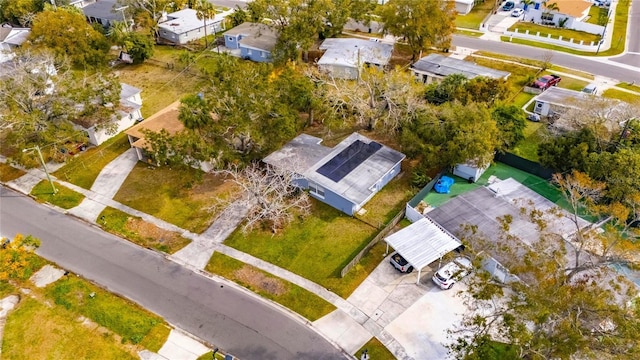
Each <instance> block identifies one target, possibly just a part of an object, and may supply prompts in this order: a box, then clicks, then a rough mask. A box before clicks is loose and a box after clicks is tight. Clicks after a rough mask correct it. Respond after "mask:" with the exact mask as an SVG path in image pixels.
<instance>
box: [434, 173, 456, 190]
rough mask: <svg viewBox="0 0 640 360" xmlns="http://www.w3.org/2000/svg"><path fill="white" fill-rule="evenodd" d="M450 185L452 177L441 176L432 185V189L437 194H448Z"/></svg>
mask: <svg viewBox="0 0 640 360" xmlns="http://www.w3.org/2000/svg"><path fill="white" fill-rule="evenodd" d="M451 185H453V178H450V177H448V176H443V177H441V178H440V180H438V182H437V183H436V184H435V185H434V186H433V189H434V190H435V191H436V192H437V193H438V194H448V193H449V188H451Z"/></svg>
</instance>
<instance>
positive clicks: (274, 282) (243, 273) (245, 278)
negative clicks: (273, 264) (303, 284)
mask: <svg viewBox="0 0 640 360" xmlns="http://www.w3.org/2000/svg"><path fill="white" fill-rule="evenodd" d="M234 274H235V276H236V277H237V279H238V280H239V281H240V282H242V283H245V284H247V285H249V287H251V288H254V289H257V290H259V291H264V292H267V293H269V294H273V295H282V294H284V293H286V292H287V288H286V284H284V283H283V282H282V281H280V280H279V279H276V278H273V277H268V276H266V275H265V274H264V273H262V272H260V271H257V270H255V269H253V268H250V267H248V266H243V267H242V268H241V269H239V270H236V271H235V272H234Z"/></svg>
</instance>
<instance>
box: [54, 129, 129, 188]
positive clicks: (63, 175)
mask: <svg viewBox="0 0 640 360" xmlns="http://www.w3.org/2000/svg"><path fill="white" fill-rule="evenodd" d="M130 148H131V145H129V140H128V138H127V135H125V134H124V133H121V134H118V135H116V136H114V137H113V138H111V139H109V140H107V141H106V142H104V143H103V144H102V145H100V146H98V147H91V148H89V149H87V150H86V151H84V152H82V153H80V154H79V155H76V156H75V157H73V158H72V159H71V160H69V161H68V162H67V164H65V165H64V166H63V167H61V168H60V169H58V170H57V171H56V172H54V173H53V174H54V175H55V176H56V177H58V178H59V179H61V180H64V181H67V182H70V183H72V184H74V185H77V186H80V187H82V188H85V189H91V185H93V182H94V181H95V180H96V178H97V177H98V175H99V174H100V171H102V168H104V167H105V166H106V165H107V164H108V163H110V162H111V161H113V159H115V158H117V157H118V156H119V155H120V154H122V153H123V152H125V151H126V150H128V149H130Z"/></svg>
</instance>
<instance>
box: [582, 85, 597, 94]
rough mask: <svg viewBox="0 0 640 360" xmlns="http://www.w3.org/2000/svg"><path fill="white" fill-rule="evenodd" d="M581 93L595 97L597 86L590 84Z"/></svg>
mask: <svg viewBox="0 0 640 360" xmlns="http://www.w3.org/2000/svg"><path fill="white" fill-rule="evenodd" d="M582 92H583V93H585V94H591V95H596V94H597V93H598V85H596V84H594V83H591V84H589V85H587V86H585V87H584V89H582Z"/></svg>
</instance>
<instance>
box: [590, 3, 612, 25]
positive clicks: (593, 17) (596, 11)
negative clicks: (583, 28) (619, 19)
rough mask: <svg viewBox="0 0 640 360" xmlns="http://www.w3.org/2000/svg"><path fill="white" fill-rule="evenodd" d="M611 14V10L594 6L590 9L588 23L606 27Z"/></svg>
mask: <svg viewBox="0 0 640 360" xmlns="http://www.w3.org/2000/svg"><path fill="white" fill-rule="evenodd" d="M608 13H609V8H606V7H599V6H592V7H591V9H589V16H588V17H587V21H586V22H588V23H589V24H595V25H601V26H604V25H605V24H606V23H607V14H608Z"/></svg>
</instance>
